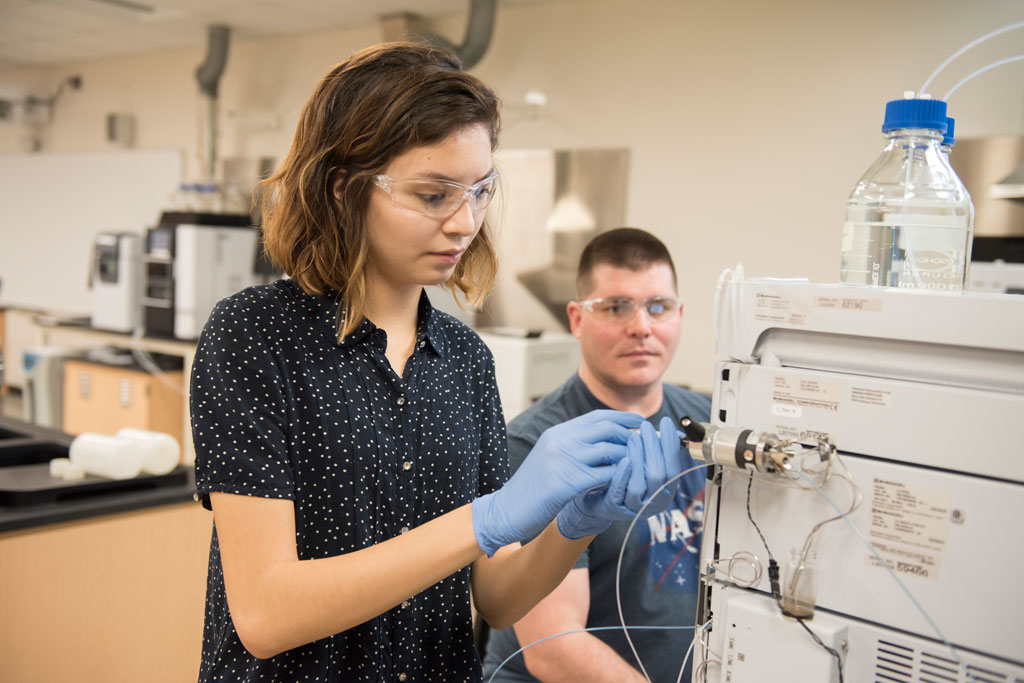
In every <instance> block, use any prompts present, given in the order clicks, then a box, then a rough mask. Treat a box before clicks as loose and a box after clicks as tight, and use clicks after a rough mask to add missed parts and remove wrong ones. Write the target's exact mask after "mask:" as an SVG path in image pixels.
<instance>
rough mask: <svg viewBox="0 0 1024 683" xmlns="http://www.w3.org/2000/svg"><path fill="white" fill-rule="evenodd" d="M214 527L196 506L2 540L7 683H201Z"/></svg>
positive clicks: (1, 618)
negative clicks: (204, 619)
mask: <svg viewBox="0 0 1024 683" xmlns="http://www.w3.org/2000/svg"><path fill="white" fill-rule="evenodd" d="M212 519H213V517H212V515H211V514H210V513H209V512H207V511H206V510H204V509H203V508H202V507H201V506H200V505H199V504H198V503H193V502H191V501H190V502H188V503H179V504H173V505H164V506H160V507H154V508H147V509H144V510H136V511H133V512H124V513H119V514H112V515H104V516H101V517H94V518H90V519H83V520H78V521H74V522H64V523H61V524H49V525H46V526H41V527H33V528H29V529H20V530H18V531H9V532H4V533H0V586H2V589H0V681H10V682H11V683H14V682H15V681H16V682H17V683H53V682H54V681H84V682H88V683H91V682H93V681H102V682H103V683H128V682H132V683H135V682H136V681H139V682H143V681H144V682H145V683H181V682H182V681H195V680H196V678H197V677H198V675H199V660H200V655H201V652H202V644H203V605H204V595H205V592H206V566H207V558H208V556H209V552H210V533H211V528H212V526H211V525H212Z"/></svg>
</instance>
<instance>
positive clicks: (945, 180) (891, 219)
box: [839, 93, 974, 291]
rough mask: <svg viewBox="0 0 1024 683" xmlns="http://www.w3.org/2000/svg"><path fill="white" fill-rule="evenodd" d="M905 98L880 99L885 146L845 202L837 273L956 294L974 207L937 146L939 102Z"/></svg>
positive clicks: (942, 108) (856, 280)
mask: <svg viewBox="0 0 1024 683" xmlns="http://www.w3.org/2000/svg"><path fill="white" fill-rule="evenodd" d="M908 95H909V97H907V98H905V99H902V100H893V101H891V102H888V103H887V104H886V107H885V122H884V123H883V125H882V132H883V133H885V134H886V145H885V149H884V150H883V151H882V154H881V156H879V157H878V159H877V160H876V161H875V163H874V164H872V165H871V168H869V169H868V170H867V172H866V173H865V174H864V176H863V177H861V179H860V180H859V181H858V182H857V187H856V188H854V190H853V192H852V193H851V194H850V198H849V199H848V200H847V202H846V221H845V222H844V224H843V242H842V263H841V266H840V271H839V278H840V280H841V281H842V282H845V283H851V284H864V285H872V286H876V287H904V288H918V289H928V290H936V291H962V290H963V289H964V288H965V283H966V282H967V281H968V268H969V266H970V260H971V241H972V239H973V233H974V207H973V205H972V204H971V197H970V195H969V194H968V192H967V189H966V188H965V187H964V184H963V183H962V182H961V181H960V178H958V177H957V175H956V172H955V171H953V167H952V166H950V164H949V158H948V157H947V155H946V154H944V153H943V150H942V143H943V134H944V133H945V131H946V129H947V125H948V124H947V122H946V103H945V102H942V101H941V100H932V99H926V98H914V97H913V96H912V95H913V93H908Z"/></svg>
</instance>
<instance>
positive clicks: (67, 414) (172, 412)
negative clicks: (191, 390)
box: [64, 360, 184, 444]
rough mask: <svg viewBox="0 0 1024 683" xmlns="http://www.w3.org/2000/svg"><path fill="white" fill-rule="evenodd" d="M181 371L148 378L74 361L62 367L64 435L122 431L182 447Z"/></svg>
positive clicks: (145, 374) (139, 373)
mask: <svg viewBox="0 0 1024 683" xmlns="http://www.w3.org/2000/svg"><path fill="white" fill-rule="evenodd" d="M183 386H184V381H183V375H182V372H181V371H180V370H177V371H172V372H167V373H165V374H163V375H159V376H158V375H153V374H150V373H148V372H143V371H141V370H138V369H129V368H120V367H113V366H107V365H100V364H98V363H90V362H86V361H79V360H68V361H65V363H64V431H65V432H68V433H70V434H81V433H82V432H99V433H101V434H113V433H114V432H116V431H117V430H119V429H122V428H124V427H136V428H138V429H150V430H153V431H157V432H166V433H167V434H170V435H171V436H173V437H174V438H175V439H177V440H178V443H179V444H181V443H182V424H183V415H182V412H183V410H184V402H183V401H182V391H183Z"/></svg>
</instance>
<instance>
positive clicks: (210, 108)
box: [196, 24, 231, 182]
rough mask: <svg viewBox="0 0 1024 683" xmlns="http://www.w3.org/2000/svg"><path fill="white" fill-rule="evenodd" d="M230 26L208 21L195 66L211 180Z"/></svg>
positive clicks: (205, 159) (213, 174)
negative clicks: (201, 58)
mask: <svg viewBox="0 0 1024 683" xmlns="http://www.w3.org/2000/svg"><path fill="white" fill-rule="evenodd" d="M230 38H231V29H230V28H229V27H227V26H221V25H218V24H211V25H210V27H209V30H208V33H207V45H206V59H205V60H204V61H203V63H202V64H200V65H199V67H198V68H197V69H196V81H197V82H198V83H199V90H200V92H202V94H203V95H205V96H206V145H205V147H206V151H205V158H204V161H205V164H204V165H205V168H204V169H203V170H204V172H205V174H206V179H207V181H210V182H212V181H213V178H214V176H215V174H216V169H217V90H218V86H219V85H220V77H221V75H222V74H223V73H224V67H225V66H227V63H228V45H229V43H230Z"/></svg>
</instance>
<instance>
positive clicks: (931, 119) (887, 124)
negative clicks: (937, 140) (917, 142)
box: [882, 99, 947, 133]
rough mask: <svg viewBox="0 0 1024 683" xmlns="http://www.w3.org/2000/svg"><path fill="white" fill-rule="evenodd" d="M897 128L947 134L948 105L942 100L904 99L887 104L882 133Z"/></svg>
mask: <svg viewBox="0 0 1024 683" xmlns="http://www.w3.org/2000/svg"><path fill="white" fill-rule="evenodd" d="M897 128H928V129H931V130H937V131H941V132H943V133H945V132H946V128H947V124H946V103H945V102H943V101H942V100H923V99H902V100H892V101H891V102H886V103H885V121H884V122H883V123H882V132H883V133H888V132H889V131H891V130H896V129H897Z"/></svg>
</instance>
